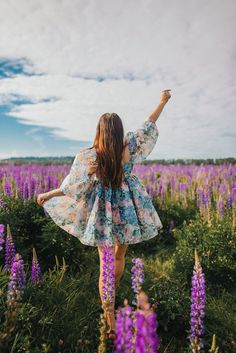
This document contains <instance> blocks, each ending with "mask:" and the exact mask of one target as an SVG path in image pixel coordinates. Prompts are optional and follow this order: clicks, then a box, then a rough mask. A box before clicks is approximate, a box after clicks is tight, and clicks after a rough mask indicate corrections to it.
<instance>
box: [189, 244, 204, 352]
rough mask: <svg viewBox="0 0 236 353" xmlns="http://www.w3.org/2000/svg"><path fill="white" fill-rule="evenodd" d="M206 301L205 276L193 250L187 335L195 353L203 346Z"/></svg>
mask: <svg viewBox="0 0 236 353" xmlns="http://www.w3.org/2000/svg"><path fill="white" fill-rule="evenodd" d="M205 302H206V293H205V276H204V273H203V272H202V267H201V264H200V260H199V257H198V254H197V251H196V250H195V265H194V270H193V276H192V289H191V303H192V304H191V314H190V316H191V319H190V325H191V329H190V334H189V336H188V338H189V340H190V343H191V348H192V353H197V352H199V351H200V350H201V348H202V347H203V341H202V337H201V336H202V335H203V333H204V332H205V331H204V326H203V318H204V316H205V312H204V307H205Z"/></svg>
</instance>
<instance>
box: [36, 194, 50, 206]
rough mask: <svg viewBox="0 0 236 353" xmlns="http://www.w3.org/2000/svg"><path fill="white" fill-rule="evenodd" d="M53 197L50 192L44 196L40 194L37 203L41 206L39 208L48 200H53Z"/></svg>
mask: <svg viewBox="0 0 236 353" xmlns="http://www.w3.org/2000/svg"><path fill="white" fill-rule="evenodd" d="M51 197H52V196H51V195H50V193H49V192H45V193H43V194H39V195H38V196H37V203H38V204H39V206H42V205H43V203H44V201H47V200H49V199H51Z"/></svg>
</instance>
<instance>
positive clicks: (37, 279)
mask: <svg viewBox="0 0 236 353" xmlns="http://www.w3.org/2000/svg"><path fill="white" fill-rule="evenodd" d="M31 282H32V283H33V284H35V285H39V286H41V284H42V273H41V268H40V265H39V262H38V258H37V254H36V250H35V248H33V259H32V268H31Z"/></svg>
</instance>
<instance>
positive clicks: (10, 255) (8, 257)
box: [4, 224, 16, 272]
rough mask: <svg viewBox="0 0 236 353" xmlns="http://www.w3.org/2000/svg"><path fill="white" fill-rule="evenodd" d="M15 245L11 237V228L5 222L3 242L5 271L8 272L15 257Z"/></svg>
mask: <svg viewBox="0 0 236 353" xmlns="http://www.w3.org/2000/svg"><path fill="white" fill-rule="evenodd" d="M15 254H16V251H15V245H14V242H13V239H12V235H11V230H10V226H9V224H7V237H6V244H5V266H4V268H5V271H6V272H10V270H11V266H12V263H13V260H14V257H15Z"/></svg>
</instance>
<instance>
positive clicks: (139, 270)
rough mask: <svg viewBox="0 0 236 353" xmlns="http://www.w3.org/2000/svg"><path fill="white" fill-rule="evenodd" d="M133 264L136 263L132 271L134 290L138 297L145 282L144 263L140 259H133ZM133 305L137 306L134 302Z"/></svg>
mask: <svg viewBox="0 0 236 353" xmlns="http://www.w3.org/2000/svg"><path fill="white" fill-rule="evenodd" d="M132 262H133V263H134V266H133V267H132V269H131V272H132V276H131V280H132V289H133V291H134V293H135V294H136V296H137V294H138V293H139V292H140V291H141V288H142V283H143V282H144V272H143V261H142V259H140V258H137V259H136V258H133V259H132ZM132 304H134V305H136V301H135V300H133V301H132Z"/></svg>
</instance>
